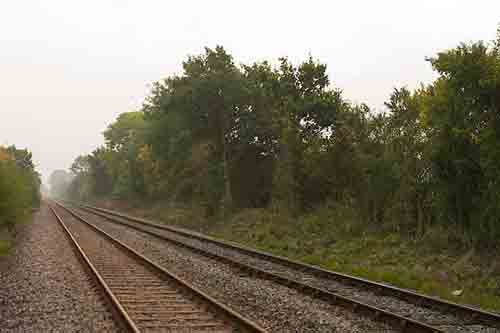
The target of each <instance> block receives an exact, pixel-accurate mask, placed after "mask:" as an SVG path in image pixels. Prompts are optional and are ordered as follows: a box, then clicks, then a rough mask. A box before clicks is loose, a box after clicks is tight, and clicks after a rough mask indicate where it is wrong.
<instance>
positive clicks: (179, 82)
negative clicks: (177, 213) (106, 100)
mask: <svg viewBox="0 0 500 333" xmlns="http://www.w3.org/2000/svg"><path fill="white" fill-rule="evenodd" d="M428 61H429V62H430V64H431V65H432V67H433V69H434V70H435V71H436V72H437V74H438V78H437V79H436V80H435V82H434V83H432V84H430V85H426V86H424V85H422V86H421V87H420V88H418V89H416V90H415V91H410V90H409V89H407V88H404V87H403V88H400V89H395V90H394V92H393V93H392V94H391V96H390V98H389V100H388V101H387V103H386V111H385V112H384V113H375V112H372V111H371V110H370V109H369V107H368V106H366V105H363V104H362V105H354V104H352V103H350V102H348V101H347V100H346V99H344V98H343V96H342V93H341V91H340V90H338V89H335V88H333V87H332V85H331V83H330V80H329V78H328V75H327V72H326V66H325V65H324V64H321V63H319V62H317V61H316V60H314V59H312V58H309V59H307V60H306V61H304V62H303V63H301V64H299V65H297V66H296V65H294V64H292V63H291V62H290V61H289V60H288V59H286V58H282V59H279V62H278V63H277V65H276V66H273V65H271V63H269V62H266V61H263V62H257V63H254V64H251V65H241V66H237V65H235V64H234V61H233V58H232V57H231V55H229V54H228V53H227V52H226V51H225V50H224V49H223V48H222V47H216V48H215V49H209V48H207V49H205V52H204V53H203V54H200V55H197V56H190V57H188V58H187V59H186V61H185V62H184V63H183V71H182V73H181V74H179V75H176V76H171V77H168V78H167V79H165V80H162V81H160V82H157V83H155V84H154V85H153V88H152V91H151V93H150V95H149V97H148V98H147V99H146V101H145V102H144V105H143V107H142V109H141V110H139V111H137V112H129V113H124V114H122V115H120V117H119V118H118V119H117V120H116V121H115V122H114V123H113V124H111V125H110V126H109V127H108V128H107V130H106V131H105V132H104V136H105V139H106V144H105V145H104V146H103V147H99V148H98V149H96V150H95V151H94V152H92V153H91V154H90V155H84V156H80V157H78V158H77V159H76V160H75V163H74V164H73V166H72V168H71V170H72V172H73V173H74V175H75V179H74V181H73V182H72V184H71V185H70V187H69V189H68V195H69V196H71V197H72V198H74V199H89V198H91V197H95V196H104V195H110V194H113V195H115V196H119V197H141V198H149V199H158V198H161V199H168V200H172V201H177V202H179V201H180V202H187V203H191V204H196V205H202V206H203V207H205V211H206V214H207V215H225V214H227V213H229V212H231V211H233V210H235V209H241V208H246V207H270V208H272V209H273V210H276V211H279V212H286V213H287V214H290V215H291V216H294V215H298V214H302V213H304V212H307V211H309V210H311V209H314V208H316V207H318V206H323V205H329V206H330V207H332V209H333V210H342V211H344V212H348V213H349V214H350V215H351V216H355V218H357V219H358V220H360V221H364V222H365V223H367V224H370V225H373V226H380V227H391V228H396V229H398V230H402V231H405V232H408V233H411V234H415V235H418V234H422V233H424V232H425V231H426V230H427V229H428V228H429V226H431V225H436V224H442V225H445V226H450V227H452V228H454V229H455V230H457V231H458V233H459V234H461V235H463V236H465V238H466V239H467V240H468V241H475V240H478V239H481V240H487V241H488V240H494V239H496V237H498V236H500V167H499V166H500V34H499V40H497V41H496V42H494V43H492V45H488V44H487V43H484V42H477V43H473V44H462V45H460V46H458V47H457V48H455V49H451V50H448V51H445V52H442V53H439V54H437V55H436V56H435V57H433V58H430V59H428Z"/></svg>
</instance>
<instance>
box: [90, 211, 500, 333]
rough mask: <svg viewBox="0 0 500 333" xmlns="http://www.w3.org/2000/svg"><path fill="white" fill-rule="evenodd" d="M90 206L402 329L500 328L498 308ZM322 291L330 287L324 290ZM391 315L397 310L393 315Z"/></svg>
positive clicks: (119, 220)
mask: <svg viewBox="0 0 500 333" xmlns="http://www.w3.org/2000/svg"><path fill="white" fill-rule="evenodd" d="M85 209H86V210H88V211H90V212H92V213H93V214H98V215H100V216H101V217H104V218H106V219H107V220H109V221H113V222H115V223H120V224H125V225H127V226H128V227H130V228H134V229H136V230H140V231H142V232H145V233H148V234H150V235H153V236H155V237H160V238H163V239H165V240H168V241H170V242H174V243H176V244H177V245H179V246H185V247H188V248H191V249H192V250H193V251H198V252H200V253H205V255H207V256H210V257H217V258H219V260H225V261H228V260H229V261H232V262H239V264H240V265H243V267H245V268H246V269H248V270H252V269H253V270H256V271H260V272H261V274H267V275H269V276H271V277H273V276H274V277H275V278H276V279H277V280H278V282H280V283H284V284H287V285H289V286H290V285H291V286H292V287H295V288H297V289H301V288H302V289H303V290H305V291H309V293H311V294H315V295H316V296H317V297H326V298H328V297H329V298H335V294H333V293H334V292H335V293H336V295H340V296H345V297H346V298H347V299H350V300H354V301H359V303H361V304H366V305H371V306H372V309H371V310H368V311H366V310H367V309H366V308H363V306H359V304H356V303H351V304H345V303H346V302H344V301H345V300H343V299H342V298H341V299H338V298H337V299H336V300H334V301H336V302H337V303H339V302H340V303H341V304H342V303H343V304H342V305H346V306H353V307H354V308H357V310H358V311H361V310H365V311H364V312H368V313H369V314H371V315H374V316H376V317H380V316H381V315H382V317H383V318H382V319H383V320H388V321H391V322H392V324H393V326H397V325H398V324H397V321H398V320H399V322H400V323H401V324H402V325H401V327H400V329H401V330H402V331H409V332H412V331H415V332H417V331H419V332H420V331H421V332H424V331H436V332H440V331H441V332H471V333H472V332H474V333H475V332H478V333H481V332H484V333H490V332H492V333H493V332H500V330H499V329H498V327H499V326H500V316H499V315H498V314H495V313H490V312H486V311H482V310H479V309H475V308H471V307H467V306H462V305H459V304H455V303H450V302H446V301H442V300H439V299H435V298H432V297H427V296H424V295H420V294H416V293H413V292H411V291H407V290H404V289H399V288H395V287H392V286H387V285H384V284H378V283H374V282H371V281H367V280H363V279H359V278H354V277H351V276H347V275H343V274H340V273H335V272H330V271H325V270H321V269H319V268H317V267H313V266H309V265H303V264H301V263H297V262H293V261H290V260H287V259H284V258H280V257H275V256H272V255H269V254H267V253H262V252H258V251H254V250H251V249H247V248H244V247H240V246H237V245H234V244H231V243H226V242H221V241H219V240H215V239H212V238H210V237H206V236H203V235H200V234H197V233H194V232H189V231H186V230H182V229H178V228H172V227H168V226H164V225H157V224H153V223H151V222H149V221H145V220H142V219H138V218H134V217H130V216H127V215H123V214H120V213H117V212H113V211H107V210H104V209H99V208H96V207H91V206H85ZM304 286H305V287H304ZM308 288H309V289H308ZM311 288H312V289H311ZM322 292H325V293H323V294H322ZM330 301H332V299H330ZM374 309H375V310H374ZM378 310H383V311H384V312H380V311H378ZM362 312H363V311H362ZM391 315H395V316H394V317H392V318H390V316H391ZM419 324H422V325H419Z"/></svg>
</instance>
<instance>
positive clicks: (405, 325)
mask: <svg viewBox="0 0 500 333" xmlns="http://www.w3.org/2000/svg"><path fill="white" fill-rule="evenodd" d="M92 213H93V214H96V215H98V216H101V217H103V218H106V219H108V220H109V219H110V217H109V216H106V215H105V214H103V213H100V212H96V211H93V212H92ZM114 222H115V223H119V224H125V225H126V226H128V227H131V228H134V229H137V230H139V231H142V232H144V233H147V234H149V235H152V236H154V237H158V238H160V239H163V240H166V241H169V242H172V243H175V244H176V245H178V246H181V247H186V248H188V249H190V250H192V251H195V252H197V253H201V254H202V255H204V256H209V257H211V258H214V259H216V260H221V261H223V262H225V263H228V264H230V265H235V266H237V267H239V268H241V269H243V270H244V271H246V272H253V273H252V274H254V275H256V276H258V277H259V278H265V279H269V280H272V281H275V282H278V283H280V284H282V285H285V286H287V287H291V288H294V289H297V290H301V291H302V292H305V293H306V294H308V295H312V296H314V297H316V298H319V299H322V300H324V301H327V302H329V303H333V304H336V305H339V306H342V307H345V308H350V309H353V311H354V312H358V313H363V314H370V315H372V317H373V318H375V319H376V320H377V321H380V322H385V323H388V324H389V325H391V326H393V327H396V328H401V329H403V331H405V332H436V333H437V332H443V331H442V330H440V329H438V328H436V327H434V326H431V325H427V324H425V323H423V322H420V321H417V320H413V319H410V318H407V317H403V316H400V315H398V314H395V313H392V312H390V311H386V310H383V309H381V308H378V307H375V306H373V305H369V304H366V303H363V302H360V301H357V300H354V299H352V298H349V297H346V296H341V295H339V294H336V293H333V292H330V291H328V290H324V289H320V288H317V287H313V286H309V285H307V284H304V283H303V282H300V281H298V280H294V279H291V278H285V277H282V276H279V275H276V274H274V273H271V272H267V271H265V270H262V269H260V268H258V267H254V266H251V265H248V264H244V263H241V262H239V261H236V260H233V259H230V258H226V257H224V256H219V255H216V254H210V253H207V252H203V251H202V250H200V249H197V248H196V247H193V246H191V245H187V244H184V243H182V242H180V241H178V240H173V239H169V238H166V237H165V236H162V235H159V234H156V233H154V232H151V231H148V230H143V229H142V228H141V227H137V226H133V225H129V224H127V223H124V222H121V221H119V220H115V221H114Z"/></svg>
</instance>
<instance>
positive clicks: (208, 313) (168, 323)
mask: <svg viewBox="0 0 500 333" xmlns="http://www.w3.org/2000/svg"><path fill="white" fill-rule="evenodd" d="M56 204H57V205H58V206H59V207H61V208H62V209H64V210H65V211H67V212H68V213H69V214H71V216H72V217H74V218H75V219H76V220H77V221H78V222H71V223H72V224H70V225H69V226H67V225H66V223H65V222H63V220H62V219H61V217H60V216H59V215H58V214H57V212H56V211H55V209H53V208H52V207H51V209H52V211H53V212H54V214H55V215H56V217H57V219H58V221H59V223H61V225H62V226H63V227H64V228H65V230H66V232H67V233H68V235H69V236H70V238H71V239H72V241H73V242H74V244H75V247H77V248H78V249H79V251H80V252H81V255H82V256H83V257H84V258H86V262H87V264H88V265H89V266H91V267H92V272H93V273H94V274H95V275H96V276H97V279H98V280H99V281H100V283H101V284H102V286H103V288H104V289H105V290H106V293H107V295H108V297H109V298H110V299H111V300H112V303H113V304H114V307H115V308H116V309H118V312H119V313H120V318H121V319H122V320H124V321H126V322H127V323H126V325H125V326H127V327H128V328H129V330H130V331H132V332H140V331H148V332H154V331H158V332H164V331H169V332H170V331H175V332H194V331H196V332H221V333H222V332H235V331H237V332H265V330H264V329H263V328H262V327H260V326H259V325H257V324H256V323H254V322H252V321H250V320H249V319H247V318H245V317H243V316H241V315H240V314H238V313H237V312H236V311H234V310H232V309H230V308H229V307H227V306H226V305H223V304H221V303H219V302H218V301H217V300H215V299H213V298H212V297H211V296H209V295H207V294H206V293H204V292H203V291H201V290H199V289H197V288H196V287H194V286H193V285H191V284H189V283H188V282H186V281H185V280H183V279H181V278H179V277H178V276H176V275H175V274H173V273H171V272H169V271H167V270H166V269H165V268H163V267H161V266H159V265H158V264H156V263H154V262H152V261H151V260H149V259H148V258H146V257H144V256H142V255H141V254H139V253H138V252H136V251H135V250H134V249H132V248H130V247H129V246H127V245H125V244H123V243H122V242H120V241H119V240H117V239H115V238H114V237H112V236H111V235H109V234H108V233H106V232H105V231H103V230H102V229H100V228H98V227H96V226H94V225H92V224H91V223H89V222H88V221H87V220H85V219H84V218H82V217H81V216H79V215H78V214H77V213H75V212H74V211H72V210H71V209H69V208H67V207H64V206H62V205H61V204H59V203H57V202H56ZM80 222H83V223H80ZM75 223H76V224H75ZM75 230H76V232H75ZM72 231H73V232H72ZM73 234H75V235H73Z"/></svg>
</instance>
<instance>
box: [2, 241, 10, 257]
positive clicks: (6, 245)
mask: <svg viewBox="0 0 500 333" xmlns="http://www.w3.org/2000/svg"><path fill="white" fill-rule="evenodd" d="M9 249H10V242H9V241H6V240H0V256H4V255H6V254H7V253H8V252H9Z"/></svg>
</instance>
